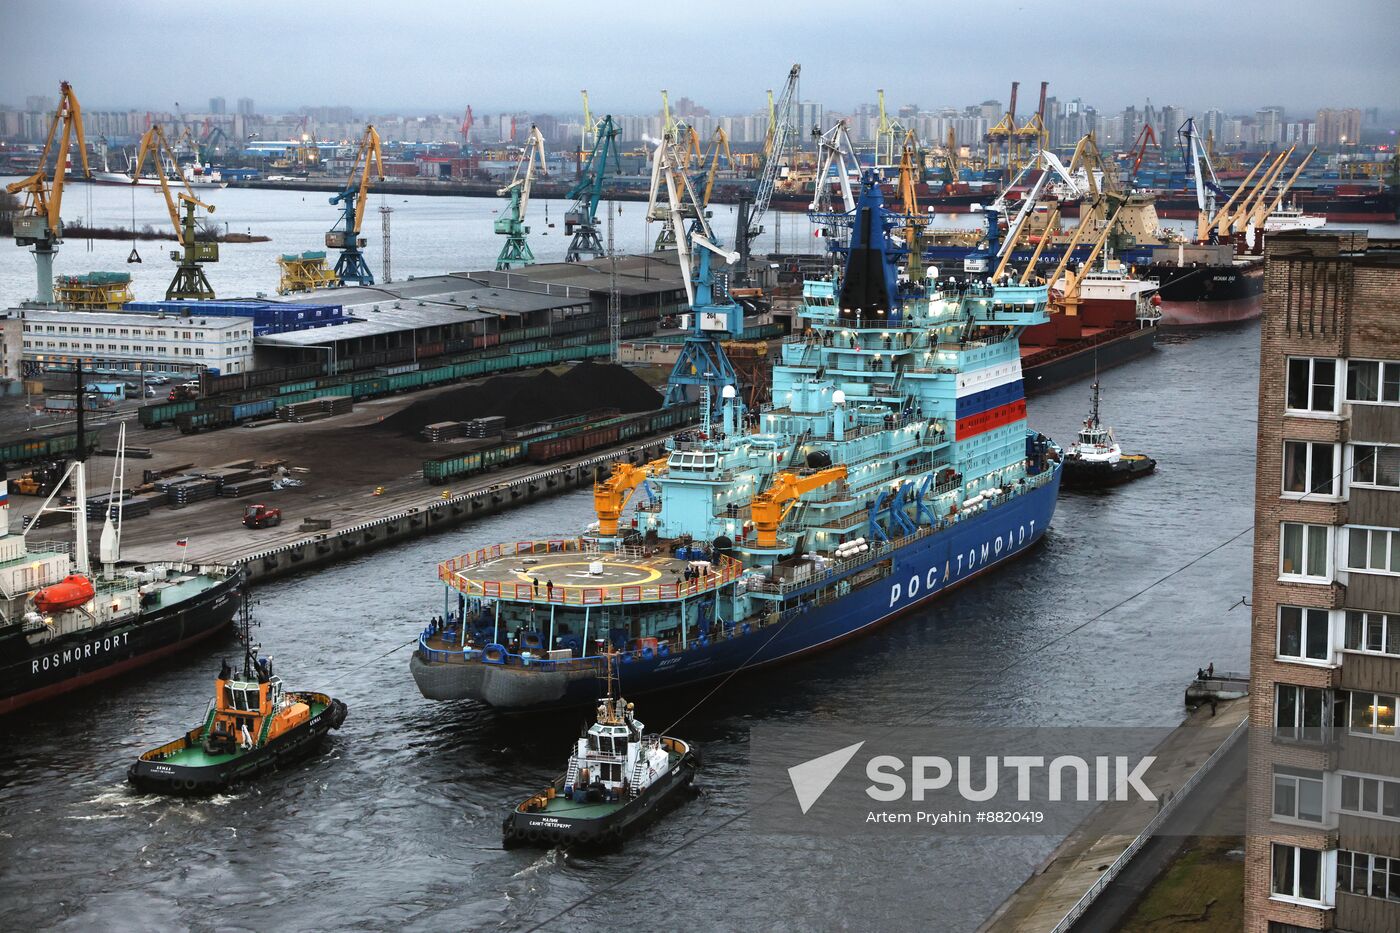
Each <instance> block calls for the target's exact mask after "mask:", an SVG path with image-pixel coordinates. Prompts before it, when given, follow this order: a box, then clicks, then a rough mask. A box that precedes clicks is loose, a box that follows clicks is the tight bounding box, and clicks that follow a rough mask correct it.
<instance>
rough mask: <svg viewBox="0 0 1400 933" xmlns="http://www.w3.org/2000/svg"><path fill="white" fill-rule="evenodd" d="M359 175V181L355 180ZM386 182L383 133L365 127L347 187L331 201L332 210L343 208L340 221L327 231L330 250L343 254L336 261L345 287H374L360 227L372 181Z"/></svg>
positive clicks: (371, 127) (336, 275)
mask: <svg viewBox="0 0 1400 933" xmlns="http://www.w3.org/2000/svg"><path fill="white" fill-rule="evenodd" d="M357 174H358V175H359V180H358V181H356V179H355V176H356V175H357ZM383 179H384V158H383V156H382V154H381V153H380V147H379V131H378V130H376V129H375V128H374V124H369V125H368V126H366V127H365V135H364V136H362V137H361V138H360V146H359V148H358V149H357V150H356V151H355V161H354V162H353V163H351V165H350V174H349V176H348V177H347V178H346V180H345V187H344V188H343V189H341V191H340V193H338V194H336V195H333V196H332V197H331V199H330V202H331V204H332V206H334V205H336V204H339V205H340V220H339V222H338V223H336V225H335V226H334V227H331V229H330V230H328V231H326V248H327V249H338V250H340V258H339V259H337V260H336V261H335V277H336V278H337V279H339V280H340V284H341V285H349V284H350V283H351V282H353V283H355V284H356V285H373V284H374V273H373V272H370V271H369V263H367V262H365V256H364V253H362V252H360V247H362V246H364V245H365V241H364V239H363V238H361V236H360V227H361V226H362V225H363V224H364V220H365V206H366V204H367V203H368V201H369V186H370V183H371V182H372V181H375V180H379V181H382V180H383Z"/></svg>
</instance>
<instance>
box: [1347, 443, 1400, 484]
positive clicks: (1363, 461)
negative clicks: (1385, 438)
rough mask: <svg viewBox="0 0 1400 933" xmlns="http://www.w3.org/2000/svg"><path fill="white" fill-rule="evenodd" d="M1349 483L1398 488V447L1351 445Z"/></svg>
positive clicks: (1399, 457)
mask: <svg viewBox="0 0 1400 933" xmlns="http://www.w3.org/2000/svg"><path fill="white" fill-rule="evenodd" d="M1351 464H1352V465H1351V484H1352V485H1353V486H1378V487H1380V488H1382V489H1400V447H1394V446H1386V445H1381V444H1352V445H1351Z"/></svg>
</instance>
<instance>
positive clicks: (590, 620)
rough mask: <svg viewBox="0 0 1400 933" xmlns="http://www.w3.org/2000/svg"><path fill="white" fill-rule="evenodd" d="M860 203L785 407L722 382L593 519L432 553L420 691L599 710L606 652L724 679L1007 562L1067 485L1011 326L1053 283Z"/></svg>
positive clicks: (418, 659)
mask: <svg viewBox="0 0 1400 933" xmlns="http://www.w3.org/2000/svg"><path fill="white" fill-rule="evenodd" d="M673 197H674V194H673ZM847 219H848V221H849V223H850V226H851V238H850V240H849V243H850V245H849V247H848V248H847V249H846V262H845V267H844V273H843V274H842V275H841V276H840V281H830V280H827V281H808V282H806V283H805V284H804V306H803V309H802V316H803V317H804V318H805V321H806V324H807V325H808V327H807V330H806V331H805V332H803V333H800V334H797V335H794V336H792V337H790V338H789V339H788V340H787V342H786V343H785V344H784V346H783V348H782V352H781V355H780V357H779V358H778V359H777V360H775V362H774V365H773V368H772V399H773V401H772V404H771V406H770V407H766V408H764V409H762V410H759V411H747V410H745V408H744V406H743V405H742V402H741V400H740V396H739V393H737V392H736V391H734V388H733V386H732V385H726V386H722V387H720V389H719V391H718V392H717V393H716V395H717V396H718V397H715V398H712V397H709V396H707V397H706V399H705V404H703V405H702V406H701V408H702V412H703V413H704V416H705V419H706V420H705V422H704V423H703V424H702V426H701V429H700V430H699V431H697V432H695V433H693V434H691V435H689V436H679V437H677V438H675V439H673V440H672V441H671V442H670V443H669V445H668V446H669V451H668V454H667V456H666V457H665V458H664V459H662V460H659V461H655V462H653V463H649V464H646V465H644V466H630V465H626V464H620V465H618V466H617V467H616V468H615V469H614V472H613V474H612V476H611V477H609V478H608V479H607V480H606V481H604V482H601V483H599V484H598V486H597V487H596V488H595V491H594V495H595V506H596V507H597V512H598V523H597V525H596V526H594V527H592V528H591V529H589V530H587V531H585V532H584V533H582V534H579V535H569V536H566V535H561V536H559V537H557V538H555V539H553V540H543V541H517V542H512V543H509V544H499V545H495V546H493V547H488V548H483V549H481V550H478V551H475V552H473V553H470V554H464V555H461V556H459V557H455V558H452V559H450V560H446V561H444V562H443V563H442V564H440V565H439V568H438V573H439V577H440V578H441V580H442V583H443V585H444V586H445V587H446V596H445V599H447V600H448V601H447V605H446V609H447V611H446V612H445V615H444V620H443V621H441V622H435V624H434V625H432V626H430V628H429V629H428V630H427V631H425V632H423V633H422V635H421V636H420V638H419V643H418V647H417V650H416V651H415V652H414V655H413V657H412V659H411V661H410V667H411V670H412V673H413V676H414V678H415V680H416V681H417V684H418V687H419V689H420V691H421V692H422V693H423V694H424V696H426V697H429V698H431V699H438V700H450V699H463V698H470V699H475V700H480V701H483V702H485V703H487V704H490V705H491V706H493V707H496V708H499V709H503V710H537V709H548V708H552V707H561V706H582V705H587V704H591V703H593V702H594V700H595V698H596V697H598V696H599V695H600V694H601V693H602V688H603V686H604V683H603V681H604V677H605V671H606V666H607V663H608V662H607V657H608V655H609V653H610V652H613V651H616V652H618V659H617V661H618V671H619V674H620V677H621V682H622V686H623V687H624V688H625V689H626V690H627V692H628V693H629V694H638V693H644V692H647V691H652V690H659V689H663V688H671V687H679V686H682V685H686V684H693V683H696V682H700V681H707V680H713V679H715V678H719V677H723V676H726V675H728V674H730V673H732V672H734V671H737V670H740V669H750V668H764V667H766V666H769V665H773V664H775V663H777V662H780V661H787V660H790V659H793V658H796V657H799V656H801V655H804V654H807V653H809V652H813V651H816V650H818V649H822V648H828V647H831V646H833V645H836V644H838V643H839V642H841V641H843V640H844V639H847V638H850V637H852V636H855V635H859V634H861V633H865V632H868V631H870V630H871V629H874V628H875V627H877V626H879V625H881V624H883V623H885V622H889V621H890V620H892V619H894V618H895V617H897V616H899V615H901V614H902V613H905V612H907V611H909V610H911V609H914V608H915V607H921V606H923V605H925V604H926V603H928V602H929V601H931V600H934V599H936V598H937V597H939V596H941V595H943V594H944V593H946V592H947V591H948V590H950V589H952V588H953V587H955V586H958V585H960V584H963V583H966V582H968V581H970V580H972V579H974V578H976V577H978V576H981V575H983V574H986V573H992V572H998V571H1000V572H1008V573H1009V572H1012V571H1010V570H1003V565H1005V564H1007V563H1008V562H1010V561H1011V560H1012V559H1014V558H1016V557H1020V556H1021V555H1023V554H1026V553H1027V552H1028V551H1029V550H1030V549H1031V548H1032V546H1033V545H1035V543H1036V542H1037V541H1039V540H1040V538H1041V536H1042V535H1043V534H1044V533H1045V530H1046V528H1047V527H1048V526H1049V524H1050V520H1051V518H1052V516H1053V515H1054V512H1055V502H1056V497H1057V495H1058V493H1059V486H1060V476H1061V468H1062V467H1061V463H1060V452H1059V449H1058V448H1057V447H1055V445H1054V444H1053V443H1052V442H1051V441H1050V440H1049V439H1048V438H1046V437H1045V436H1044V435H1042V434H1039V433H1037V432H1035V431H1033V430H1031V429H1029V428H1028V427H1027V423H1026V403H1025V394H1024V387H1023V384H1022V378H1021V362H1020V347H1019V343H1018V340H1017V338H1018V336H1019V334H1020V332H1021V331H1022V330H1023V329H1024V328H1026V327H1032V326H1036V325H1040V324H1044V323H1046V322H1047V321H1048V319H1049V318H1048V314H1047V307H1046V306H1047V299H1048V290H1047V288H1046V287H1045V286H1007V287H998V286H994V285H992V284H990V283H987V282H982V281H971V280H966V279H963V280H953V279H948V280H939V279H936V278H932V277H930V278H924V279H917V280H912V281H911V280H910V279H909V278H908V277H907V276H905V275H902V274H901V272H900V270H899V268H898V265H897V262H898V260H899V259H900V258H901V255H902V253H901V250H899V249H898V248H897V246H896V245H895V244H894V243H893V242H892V240H891V231H892V228H893V227H894V226H895V224H896V223H897V221H896V220H895V219H894V217H893V215H891V214H889V213H888V212H887V211H886V210H885V208H884V205H883V200H882V197H881V193H880V190H879V186H878V184H877V182H876V180H875V178H874V177H873V176H872V175H869V174H867V176H866V178H865V179H864V180H863V183H862V186H861V193H860V199H859V201H858V202H857V204H856V207H855V210H854V211H852V212H850V213H849V214H848V216H847ZM683 226H684V224H682V223H678V224H677V225H676V226H675V229H682V228H683ZM695 239H696V241H697V243H701V245H703V246H705V247H706V248H707V249H709V250H718V247H716V246H715V245H714V244H713V242H710V241H709V240H708V239H707V240H705V241H703V242H701V240H700V238H699V237H698V236H697V237H695ZM697 252H698V253H699V254H700V263H699V270H698V271H693V272H692V280H691V289H690V290H691V292H692V296H691V301H692V306H693V308H694V310H695V311H696V312H697V314H696V320H697V321H699V322H701V324H697V327H699V326H702V325H703V326H709V322H715V323H717V324H719V325H720V326H723V325H722V322H723V320H724V317H725V314H727V313H729V312H724V313H717V312H716V311H715V310H714V307H716V306H718V307H726V308H728V307H732V305H733V302H732V301H729V299H728V297H727V295H726V294H724V290H723V284H722V282H718V283H716V282H712V281H711V280H710V278H709V273H708V262H707V259H706V257H707V256H708V255H709V254H708V253H707V252H705V251H704V250H697ZM682 253H683V256H684V249H682ZM697 294H699V295H702V296H714V295H716V294H718V295H719V297H718V299H715V298H713V297H710V298H702V299H697V298H696V297H695V296H696V295H697ZM707 302H709V303H707ZM697 333H698V332H697ZM716 346H718V344H716ZM718 365H720V368H721V370H722V369H723V368H724V367H723V363H722V362H720V363H719V364H718ZM678 369H679V367H678ZM730 372H732V370H730ZM675 378H676V376H675V375H674V374H673V380H674V379H675ZM712 402H717V403H718V404H717V405H713V406H712V404H711V403H712ZM633 497H635V498H636V499H637V500H638V503H639V504H638V505H637V507H636V509H635V511H634V512H633V515H632V518H631V519H630V524H629V523H627V522H626V521H624V516H625V514H626V513H625V511H624V508H625V506H626V504H627V503H628V502H629V500H630V499H632V498H633ZM454 601H455V607H454V606H453V602H454Z"/></svg>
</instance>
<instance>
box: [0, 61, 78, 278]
mask: <svg viewBox="0 0 1400 933" xmlns="http://www.w3.org/2000/svg"><path fill="white" fill-rule="evenodd" d="M60 124H61V125H62V126H63V133H62V135H61V136H60V135H59V133H58V127H59V125H60ZM75 135H76V136H77V138H78V139H77V143H78V157H79V158H80V159H81V160H82V163H83V174H84V175H85V176H86V177H88V178H91V177H92V172H91V171H90V170H89V169H88V160H87V142H86V140H84V139H83V111H82V108H81V107H79V106H78V98H77V96H76V95H75V94H74V93H73V86H72V85H70V84H69V83H68V82H67V81H64V82H63V83H62V84H60V85H59V99H58V110H56V111H55V112H54V115H53V121H52V122H51V123H50V124H49V135H48V137H47V138H46V139H45V140H44V151H43V152H42V153H41V154H40V156H39V167H38V168H37V169H36V170H35V172H34V174H33V175H30V176H29V177H28V178H25V179H22V180H20V181H17V182H14V183H13V184H10V185H7V186H6V187H5V190H6V191H8V192H9V193H10V194H19V193H20V192H24V206H23V208H22V209H21V211H20V213H19V215H18V216H16V217H15V219H14V224H13V228H14V235H15V243H16V244H18V245H20V246H33V247H34V264H35V266H36V267H37V269H38V273H39V291H38V296H37V297H38V300H39V301H40V302H42V303H43V304H52V303H53V257H54V254H55V253H57V252H58V244H60V243H62V242H63V220H62V218H61V217H60V216H59V208H60V207H61V206H62V204H63V179H64V177H65V176H66V175H67V174H68V145H69V143H70V142H71V141H72V139H73V136H75ZM55 137H57V138H58V146H57V148H55V147H54V139H55ZM50 155H52V156H53V178H52V179H50V178H49V176H48V166H49V156H50Z"/></svg>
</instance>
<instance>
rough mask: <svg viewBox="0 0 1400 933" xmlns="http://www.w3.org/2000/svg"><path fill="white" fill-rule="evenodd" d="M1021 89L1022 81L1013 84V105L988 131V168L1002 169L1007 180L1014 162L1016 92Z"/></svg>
mask: <svg viewBox="0 0 1400 933" xmlns="http://www.w3.org/2000/svg"><path fill="white" fill-rule="evenodd" d="M1020 89H1021V82H1020V81H1012V82H1011V105H1010V106H1009V107H1007V109H1006V113H1004V114H1002V115H1001V119H1000V120H998V121H997V123H996V125H995V126H993V127H992V128H991V129H989V130H987V168H989V169H1001V171H1002V173H1003V175H1005V177H1006V178H1008V179H1009V178H1010V177H1011V173H1012V172H1013V171H1014V169H1012V167H1011V166H1012V163H1013V162H1014V158H1013V154H1012V149H1013V147H1014V140H1015V136H1016V92H1017V91H1019V90H1020Z"/></svg>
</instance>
